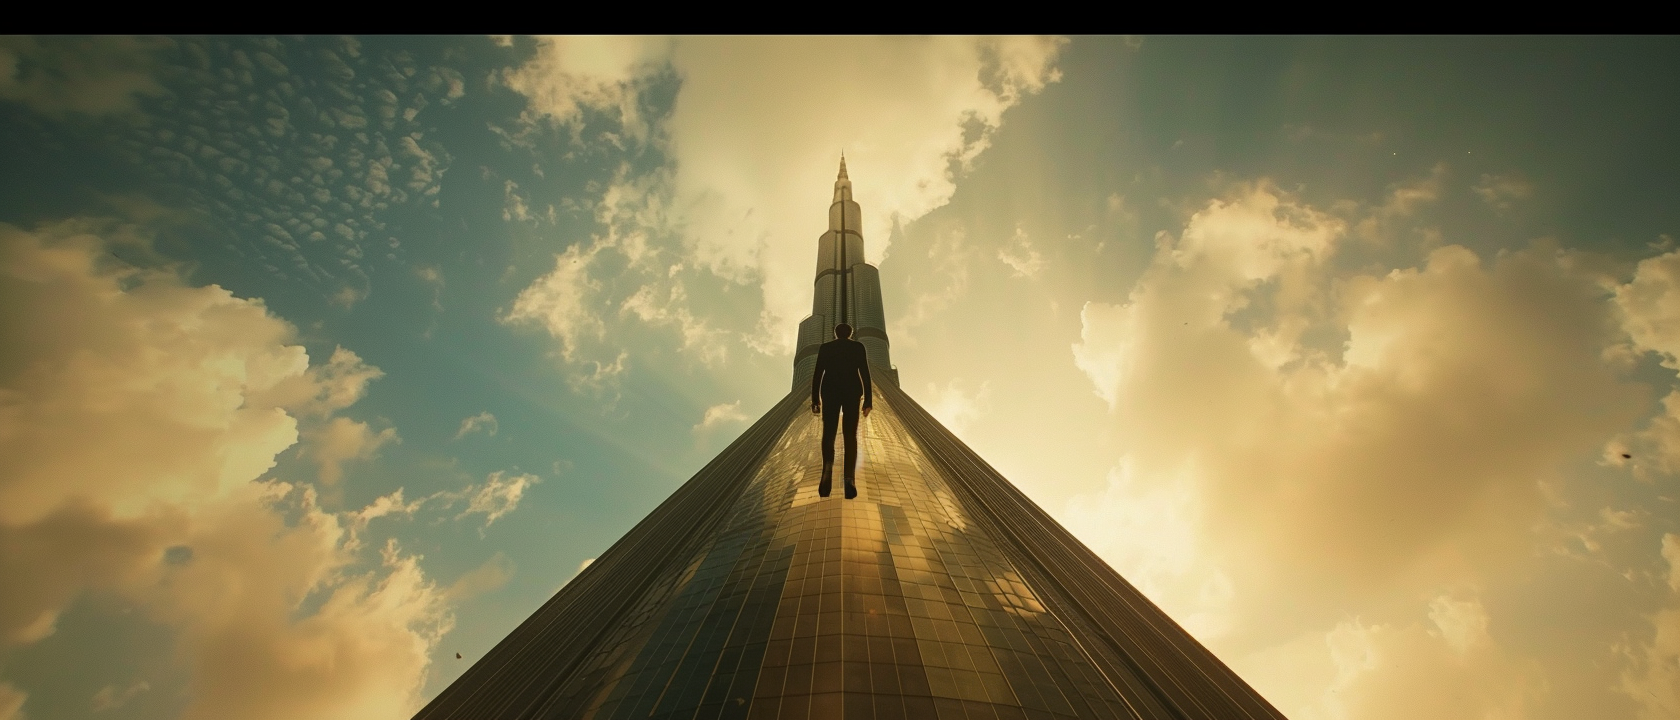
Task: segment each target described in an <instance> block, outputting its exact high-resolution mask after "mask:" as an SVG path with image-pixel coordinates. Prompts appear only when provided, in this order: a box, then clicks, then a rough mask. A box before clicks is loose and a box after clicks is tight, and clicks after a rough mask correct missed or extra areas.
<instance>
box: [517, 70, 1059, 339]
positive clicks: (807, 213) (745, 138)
mask: <svg viewBox="0 0 1680 720" xmlns="http://www.w3.org/2000/svg"><path fill="white" fill-rule="evenodd" d="M1064 42H1065V41H1062V40H1059V39H1051V38H1003V39H997V38H809V37H807V38H797V39H795V38H683V39H679V40H674V41H666V40H645V39H635V40H619V39H612V38H597V39H588V40H576V39H556V40H549V39H545V40H542V41H541V42H539V50H538V53H537V55H536V57H535V58H533V59H532V60H531V61H530V62H528V63H527V64H525V65H522V66H521V67H520V68H517V69H515V70H513V71H510V73H509V74H508V76H507V77H508V82H509V84H510V86H512V87H514V88H515V89H519V90H521V91H522V92H524V93H525V94H526V95H527V97H529V98H530V99H531V109H532V111H533V112H534V113H536V114H537V115H538V116H539V117H551V118H554V119H556V120H559V121H560V122H563V123H571V122H574V121H575V120H576V119H577V118H579V117H580V116H581V114H582V113H584V112H585V111H586V110H591V109H593V110H597V111H605V112H608V113H609V114H616V116H617V117H620V118H621V119H622V123H623V125H624V128H625V133H626V136H628V137H631V138H637V137H641V136H643V134H644V130H643V128H644V127H645V126H646V125H651V123H647V124H644V121H643V120H642V119H641V116H640V115H639V114H638V113H639V112H640V110H638V109H637V108H638V107H639V106H638V104H637V102H636V101H635V100H634V97H635V96H636V95H637V93H639V92H640V90H639V88H641V87H642V86H643V84H645V83H646V82H647V80H648V79H649V78H651V77H655V76H657V75H659V74H660V73H672V74H674V75H675V76H676V77H677V78H678V79H679V80H680V82H681V85H680V89H679V91H678V94H677V97H676V99H675V104H674V106H673V107H672V109H671V110H670V115H669V116H668V117H664V118H661V120H660V121H659V122H658V123H657V127H658V129H659V133H651V132H649V133H647V134H646V136H647V137H648V138H649V139H650V142H656V143H658V144H659V146H660V147H661V148H662V149H664V150H665V151H666V153H667V155H668V156H669V157H670V158H671V162H670V165H669V166H668V167H665V168H660V169H659V170H657V171H655V172H653V173H651V174H649V175H647V176H646V177H651V178H655V179H657V182H656V183H655V184H654V186H653V187H652V188H651V189H652V190H653V193H652V195H653V197H657V198H658V200H657V203H658V207H661V208H668V209H669V213H660V214H658V215H657V217H656V216H654V215H644V216H643V217H644V219H645V220H646V224H645V226H646V227H647V228H648V229H649V231H650V233H649V234H650V235H652V236H655V237H650V238H648V239H649V240H656V241H660V242H663V243H664V244H665V246H666V247H669V248H670V251H671V252H674V253H676V258H674V259H675V260H677V261H678V262H682V263H686V264H687V265H689V266H691V267H693V268H698V269H703V270H705V271H706V272H708V273H710V274H713V275H715V276H717V277H719V278H725V279H728V280H730V281H732V282H740V283H753V284H756V285H758V286H759V288H760V291H761V296H762V313H761V318H760V322H759V324H758V325H757V326H756V327H755V328H750V329H746V330H742V331H737V332H738V333H740V335H741V337H742V341H743V342H744V343H745V344H747V345H748V346H750V347H754V348H757V349H759V350H761V351H765V352H770V353H783V352H789V351H791V349H792V335H791V333H790V332H789V331H788V330H787V329H788V328H790V327H792V326H793V324H794V322H796V321H797V320H798V318H799V317H801V316H803V315H804V314H805V312H806V310H807V309H808V308H807V305H808V304H809V301H810V298H809V275H810V268H809V264H810V248H811V241H813V240H814V239H815V237H816V236H817V235H819V234H820V233H821V232H822V230H823V223H822V219H821V218H822V216H821V210H820V209H821V208H822V207H824V206H825V205H826V203H827V200H828V193H829V187H830V186H831V185H832V183H833V180H834V175H835V171H836V164H837V163H836V161H837V159H838V155H839V152H840V151H841V150H842V149H843V150H845V151H846V153H847V157H848V158H849V159H850V160H851V168H852V178H853V180H854V181H855V183H856V185H855V187H856V192H857V199H858V201H859V202H860V203H862V204H863V205H864V207H865V210H866V212H865V227H864V228H863V230H864V233H865V236H866V238H867V239H868V248H869V253H870V257H871V258H872V259H874V260H876V261H879V259H880V258H881V257H883V256H884V254H885V252H886V251H887V246H888V244H889V242H890V241H891V230H892V228H893V227H894V225H895V224H902V223H906V222H909V221H911V220H914V219H916V218H918V217H921V216H922V215H925V214H926V213H927V212H929V211H931V210H933V209H934V208H937V207H939V206H941V205H943V204H945V202H946V201H948V200H949V199H950V197H951V194H952V193H953V192H954V191H955V182H956V179H957V177H958V175H959V174H960V173H961V172H963V171H964V170H965V169H966V168H967V167H968V166H969V164H970V163H972V161H973V160H974V158H975V157H976V156H978V155H979V154H980V153H981V152H983V151H984V150H985V149H986V148H987V147H989V146H990V141H991V136H992V133H994V132H995V131H996V130H997V128H998V127H1000V126H1001V124H1002V122H1003V115H1004V112H1005V111H1006V110H1007V109H1008V108H1010V107H1013V106H1014V105H1016V104H1019V103H1020V102H1021V101H1022V99H1023V98H1024V97H1026V96H1028V95H1031V94H1033V93H1036V92H1039V91H1041V90H1042V89H1043V88H1044V87H1045V86H1046V85H1047V84H1049V83H1053V82H1056V81H1057V80H1058V79H1059V77H1060V76H1059V74H1058V72H1057V70H1056V68H1055V63H1056V59H1057V57H1058V55H1059V53H1060V50H1061V47H1062V46H1063V44H1064ZM835 108H857V109H858V110H857V111H856V112H852V111H845V112H835ZM863 108H868V110H867V111H865V110H862V109H863ZM640 196H642V197H649V196H648V195H646V194H642V195H640ZM648 202H649V203H650V205H649V206H650V207H652V206H653V204H652V203H654V202H655V200H654V199H652V198H651V197H650V199H649V200H648ZM813 208H816V209H815V210H814V209H813ZM813 213H815V214H813ZM659 236H664V239H663V240H661V239H660V237H659ZM620 247H621V248H625V249H624V250H621V251H624V252H627V253H628V252H630V251H629V248H630V246H629V245H621V246H620ZM585 252H587V251H584V250H578V249H576V246H574V248H573V249H568V250H567V253H568V254H572V253H578V254H577V255H572V256H570V257H567V256H562V263H561V264H560V265H558V266H557V267H556V269H555V271H554V272H553V273H551V274H550V275H548V276H545V277H543V278H541V279H539V280H538V281H537V282H536V283H534V284H533V285H532V286H531V288H530V289H529V290H528V292H530V293H531V295H530V296H529V301H528V302H525V303H524V304H523V305H521V306H520V307H518V308H516V310H515V312H514V313H513V314H512V315H511V316H512V317H514V318H524V317H529V318H534V319H542V320H543V321H544V322H545V324H546V325H547V327H548V329H549V330H550V332H552V333H553V334H554V335H555V336H556V337H557V338H558V339H560V341H561V345H562V347H563V348H570V347H573V346H575V343H576V340H577V339H578V338H579V337H580V336H581V335H582V334H583V333H586V332H597V329H596V328H595V326H593V325H591V324H587V323H586V322H585V321H583V320H582V319H581V318H583V317H586V316H587V312H588V310H589V307H588V306H587V305H582V304H580V303H578V302H574V301H573V299H574V298H579V299H581V298H584V297H586V296H588V295H589V294H590V292H591V291H593V290H594V289H595V288H596V286H595V285H594V284H593V282H592V281H591V280H589V279H588V278H587V277H586V276H585V277H579V276H576V275H574V274H573V271H572V269H571V263H572V261H584V260H586V259H587V258H586V257H584V256H583V255H582V253H585ZM668 266H669V263H668V264H667V265H666V267H668ZM526 299H527V298H526V297H525V296H522V300H526ZM539 299H543V300H546V301H547V302H542V303H538V302H536V301H537V300H539ZM539 307H540V308H543V309H539ZM678 307H681V306H680V305H679V306H678ZM547 308H552V309H551V310H550V309H547ZM673 313H675V311H674V310H673ZM674 316H675V315H674V314H673V315H668V316H666V317H674ZM636 317H638V318H642V316H641V315H636ZM693 317H694V314H691V315H690V318H693ZM643 319H646V318H643ZM701 319H702V320H703V319H704V318H701ZM676 324H677V325H678V326H680V327H683V328H688V327H693V326H695V323H694V322H679V323H676ZM715 344H716V343H715V342H707V343H694V342H690V341H689V340H688V338H687V336H685V346H684V347H685V348H687V349H688V350H689V351H691V352H706V351H708V350H709V349H710V348H712V347H714V346H715ZM567 352H571V351H570V350H565V349H563V350H562V353H567Z"/></svg>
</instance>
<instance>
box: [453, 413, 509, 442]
mask: <svg viewBox="0 0 1680 720" xmlns="http://www.w3.org/2000/svg"><path fill="white" fill-rule="evenodd" d="M500 429H501V425H499V424H497V422H496V416H495V415H491V414H490V411H489V410H486V411H484V412H481V413H479V414H477V415H474V416H472V417H469V418H467V419H465V420H462V421H461V429H460V430H456V431H455V439H456V440H460V439H461V438H464V437H466V436H468V435H471V434H472V433H475V432H482V433H484V434H485V435H489V436H491V437H495V436H496V431H497V430H500Z"/></svg>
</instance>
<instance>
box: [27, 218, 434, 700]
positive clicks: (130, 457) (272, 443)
mask: <svg viewBox="0 0 1680 720" xmlns="http://www.w3.org/2000/svg"><path fill="white" fill-rule="evenodd" d="M124 234H125V231H123V230H122V229H121V228H113V227H111V226H110V225H109V224H108V223H100V222H93V221H75V222H65V223H58V224H52V225H46V226H43V227H40V228H38V229H35V230H32V231H30V230H22V229H19V228H15V227H12V226H7V225H0V293H3V294H4V296H5V297H6V298H7V300H6V303H5V306H4V308H5V309H4V311H3V312H0V643H3V644H6V645H16V644H27V643H31V642H35V641H37V640H39V639H41V638H43V637H45V636H47V635H49V634H51V633H52V632H53V631H54V627H55V625H56V622H57V618H58V616H59V615H60V614H61V613H62V612H63V611H64V610H65V608H67V607H68V606H69V605H70V604H71V603H72V602H73V601H74V600H75V599H76V598H77V597H79V596H80V595H82V594H83V593H86V592H89V591H103V592H110V593H117V594H119V595H121V596H123V597H125V598H127V599H129V600H130V601H132V602H134V603H135V604H136V606H137V607H138V608H139V609H140V610H141V611H142V612H143V613H144V614H145V615H146V616H147V617H149V619H150V620H151V621H153V622H155V623H158V624H160V625H163V626H165V627H168V628H170V629H171V630H172V631H173V632H174V633H175V642H176V645H177V648H178V652H177V653H176V657H178V658H179V661H180V662H182V663H183V664H184V665H185V667H186V670H187V672H188V675H189V681H190V686H191V687H192V688H193V691H192V695H191V696H190V697H189V698H188V700H187V705H186V707H185V709H184V710H183V717H188V718H234V719H241V718H283V717H345V718H351V717H405V716H407V714H408V713H409V712H411V711H412V710H413V708H414V706H415V703H416V702H417V700H418V697H417V693H418V692H419V689H420V686H421V683H422V682H423V680H424V677H425V674H424V672H423V671H424V668H425V665H426V662H427V658H428V652H429V649H430V647H431V645H432V644H433V643H434V642H435V641H436V638H437V637H438V635H439V634H440V633H442V632H443V631H444V630H446V629H447V627H448V625H449V622H450V619H449V615H448V611H447V607H446V606H445V605H444V603H443V600H442V597H443V596H442V593H441V591H439V590H438V589H437V588H436V587H435V586H434V585H433V584H432V583H431V582H430V581H428V580H427V579H426V578H425V577H424V574H423V573H422V572H421V571H420V568H419V566H418V564H417V558H416V557H414V556H411V555H405V554H403V553H402V552H401V551H400V550H399V549H398V548H397V547H396V546H395V545H387V546H386V547H385V548H384V550H383V552H381V553H380V561H379V562H378V563H377V567H375V568H374V569H371V570H353V569H352V568H354V567H355V566H356V564H357V563H358V562H360V558H361V549H362V544H361V540H360V537H359V534H358V531H359V527H361V526H365V523H360V524H357V523H356V522H352V523H351V524H349V525H346V523H345V522H344V518H345V517H349V518H354V517H355V516H356V515H357V514H358V513H357V512H351V513H346V514H343V515H340V514H335V513H330V512H327V511H324V510H322V509H321V508H320V507H319V506H318V504H317V503H316V502H315V495H314V490H313V489H312V487H309V486H303V487H294V486H290V485H284V484H279V483H274V482H271V481H265V480H264V479H263V475H264V474H265V473H267V472H268V471H269V469H270V468H272V467H273V466H274V464H275V459H276V455H278V454H279V453H280V452H282V451H284V450H285V449H287V448H289V447H290V446H292V445H293V444H295V443H296V442H297V441H298V435H299V433H298V420H297V419H296V418H298V417H304V418H311V417H316V418H322V420H323V422H325V423H326V427H332V423H333V421H335V420H338V419H340V418H330V417H327V415H328V414H330V412H331V411H332V410H333V409H337V408H342V407H345V406H347V405H348V404H350V403H353V402H354V401H355V399H356V398H359V397H360V396H361V394H362V393H363V386H365V384H366V383H367V382H368V381H369V380H371V379H372V378H373V377H377V375H378V371H377V369H373V368H369V367H367V366H366V365H365V364H363V363H362V362H361V361H360V359H359V358H357V357H356V356H355V355H354V353H350V352H349V351H347V350H343V349H339V350H338V351H337V352H335V353H333V356H332V359H331V360H329V361H328V362H326V363H322V364H318V365H312V364H311V363H310V361H309V357H308V354H307V353H306V352H305V350H304V348H303V347H301V346H299V345H296V344H294V341H293V338H294V335H295V332H294V330H293V328H292V327H291V326H290V325H289V324H288V323H286V322H284V321H283V320H280V319H279V318H276V317H274V316H273V315H271V314H269V312H268V310H267V308H266V307H264V305H263V304H262V303H261V302H260V301H256V300H247V299H242V298H238V297H235V296H233V295H232V294H231V293H229V292H227V291H226V290H224V289H222V288H219V287H215V286H208V287H194V286H190V285H188V284H186V283H184V282H183V281H182V280H181V278H180V276H179V275H177V274H176V273H174V272H173V271H171V270H169V269H167V268H163V269H156V268H152V269H148V268H137V267H132V266H129V265H126V264H124V263H122V262H120V261H118V260H117V259H116V258H114V257H112V256H111V255H110V254H109V253H108V252H107V251H106V246H107V242H108V241H107V240H106V239H105V236H111V237H121V236H123V235H124ZM126 234H128V235H133V233H132V232H131V231H128V232H127V233H126ZM312 422H313V421H312ZM362 439H363V440H365V439H366V438H365V437H364V438H362ZM89 448H98V449H99V451H98V452H89V450H88V449H89ZM399 501H400V499H399ZM288 518H290V519H288ZM311 598H314V599H322V600H324V602H323V603H320V604H319V605H316V604H314V603H310V604H309V605H307V606H306V605H305V603H306V601H308V600H309V599H311ZM306 607H307V608H312V609H308V610H306V609H305V608H306ZM6 692H7V693H9V695H8V696H0V707H4V705H5V704H6V703H11V704H13V705H16V704H17V703H16V702H14V700H13V699H14V698H16V699H18V701H19V702H20V701H21V698H22V694H21V692H20V691H17V690H16V689H14V688H10V686H8V688H7V690H6ZM128 694H129V692H128V690H126V689H125V690H123V691H121V692H118V691H115V690H114V691H113V692H112V693H111V694H110V696H109V697H108V698H106V699H107V700H109V701H110V702H111V703H120V702H121V700H122V699H123V696H124V695H128ZM13 712H14V713H15V710H14V711H13Z"/></svg>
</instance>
